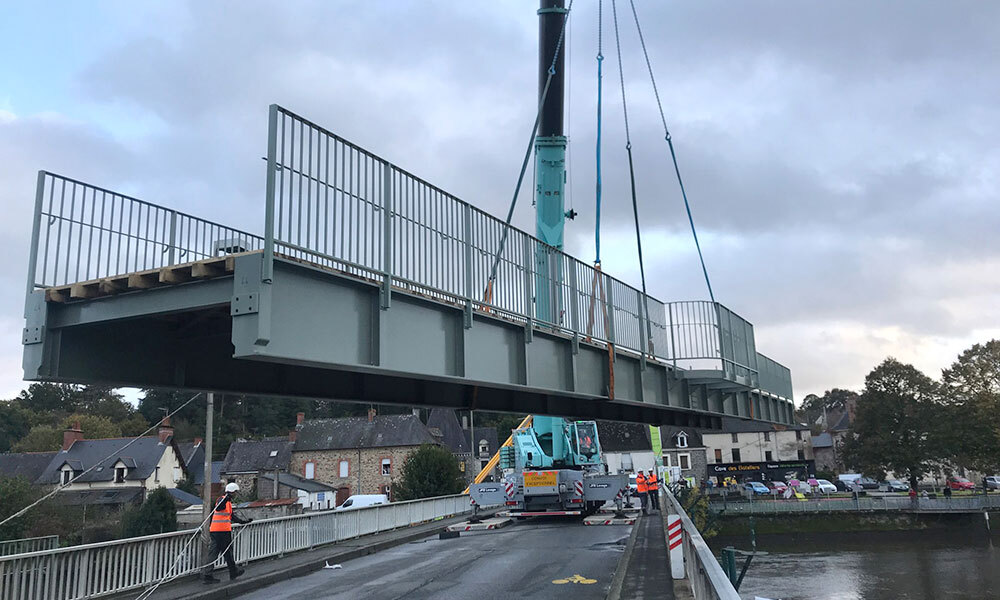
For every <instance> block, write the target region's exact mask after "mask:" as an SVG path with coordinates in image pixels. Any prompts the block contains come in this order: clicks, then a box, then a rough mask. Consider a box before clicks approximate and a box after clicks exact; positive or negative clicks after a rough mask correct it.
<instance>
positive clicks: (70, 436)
mask: <svg viewBox="0 0 1000 600" xmlns="http://www.w3.org/2000/svg"><path fill="white" fill-rule="evenodd" d="M82 439H83V430H82V429H80V421H75V422H74V423H73V426H72V427H69V428H68V429H66V430H65V431H63V445H62V449H63V450H64V451H65V450H69V447H70V446H72V445H73V442H75V441H77V440H82Z"/></svg>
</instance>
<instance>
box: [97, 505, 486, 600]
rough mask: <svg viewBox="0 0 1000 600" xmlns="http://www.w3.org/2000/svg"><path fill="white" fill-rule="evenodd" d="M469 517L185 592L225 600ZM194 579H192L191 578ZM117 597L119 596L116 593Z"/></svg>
mask: <svg viewBox="0 0 1000 600" xmlns="http://www.w3.org/2000/svg"><path fill="white" fill-rule="evenodd" d="M467 519H468V515H462V516H458V517H451V518H449V519H442V520H441V521H439V522H438V523H439V524H438V526H436V527H426V525H428V524H425V526H424V527H420V526H418V527H420V528H419V530H416V531H412V532H409V533H407V534H405V535H401V536H398V537H393V538H392V539H388V540H381V541H374V542H372V543H371V544H367V545H364V546H361V547H354V548H350V549H344V550H341V551H339V552H338V551H337V550H338V548H337V546H335V545H334V546H332V547H331V548H330V552H329V553H328V554H327V553H324V554H322V555H321V556H319V557H317V558H316V559H313V560H310V561H309V562H305V563H301V564H296V565H291V566H289V567H287V568H284V569H278V570H275V571H272V572H269V573H264V574H261V575H257V576H252V577H246V578H242V577H241V578H240V579H237V580H236V581H235V582H230V583H222V582H220V583H218V584H214V585H213V586H211V587H209V586H205V591H203V592H200V593H193V594H189V595H187V596H185V598H186V599H187V600H224V599H228V598H236V597H238V596H241V595H243V594H246V593H249V592H252V591H254V590H258V589H260V588H262V587H266V586H268V585H272V584H275V583H279V582H281V581H285V580H287V579H292V578H295V577H301V576H303V575H308V574H309V573H312V572H314V571H318V570H320V569H322V568H323V566H324V565H325V564H326V563H327V562H328V561H330V562H346V561H349V560H352V559H355V558H361V557H362V556H367V555H369V554H375V553H376V552H381V551H383V550H388V549H389V548H393V547H395V546H401V545H403V544H408V543H410V542H413V541H416V540H419V539H423V538H426V537H430V536H435V535H438V534H439V533H441V532H443V531H445V530H447V528H448V526H449V525H451V524H453V523H458V522H461V521H464V520H467ZM188 577H189V578H193V577H200V575H190V576H188ZM189 580H190V579H189ZM116 597H117V596H116Z"/></svg>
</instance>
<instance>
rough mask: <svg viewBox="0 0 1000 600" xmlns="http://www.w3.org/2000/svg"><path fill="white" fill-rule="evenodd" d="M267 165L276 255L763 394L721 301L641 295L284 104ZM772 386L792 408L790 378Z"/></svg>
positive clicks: (752, 357)
mask: <svg viewBox="0 0 1000 600" xmlns="http://www.w3.org/2000/svg"><path fill="white" fill-rule="evenodd" d="M267 159H268V177H267V208H266V215H267V217H266V223H265V233H264V238H265V251H266V252H272V251H273V254H271V255H270V256H271V258H270V260H273V255H274V254H277V255H280V254H286V255H291V256H293V257H295V258H299V259H302V260H305V261H309V262H313V263H317V264H319V265H322V266H325V267H328V268H333V269H337V270H341V271H346V272H349V273H352V274H355V275H359V276H362V277H365V278H368V279H370V280H372V281H374V282H377V283H379V284H380V285H381V286H382V289H383V302H384V303H389V302H390V298H391V294H392V290H393V288H402V289H405V290H408V291H411V292H414V293H417V294H422V295H425V296H429V297H432V298H435V299H438V300H443V301H446V302H450V303H453V304H456V305H460V306H464V307H465V309H466V314H467V319H469V320H471V318H472V314H473V311H474V310H480V311H486V312H491V313H494V314H498V315H502V316H504V317H506V318H508V319H511V320H513V321H516V322H519V323H525V324H528V325H533V324H534V325H539V326H542V327H545V328H550V329H553V330H557V331H561V332H564V333H567V334H570V335H576V336H581V337H583V338H586V339H591V340H597V341H601V342H610V343H612V344H614V345H615V346H617V347H620V348H622V349H626V350H630V351H633V352H636V353H639V354H643V355H648V356H650V357H656V358H658V359H660V360H662V361H664V362H670V363H673V364H674V365H675V366H677V367H679V368H686V369H687V368H696V367H698V366H699V365H701V366H702V368H704V366H705V365H715V366H714V367H710V368H714V370H717V371H722V372H723V373H724V374H725V376H726V377H727V378H730V379H731V380H733V381H738V380H741V379H742V380H745V381H746V382H747V384H748V387H757V385H758V377H757V373H758V366H757V361H758V355H757V352H756V349H755V346H754V337H753V326H752V325H751V324H750V323H748V322H747V321H746V320H745V319H743V318H741V317H739V316H738V315H736V314H735V313H733V312H732V311H730V310H729V309H727V308H726V307H724V306H722V305H721V304H718V303H713V302H707V301H706V302H676V303H671V304H664V303H663V302H661V301H659V300H657V299H656V298H653V297H652V296H648V295H646V296H643V294H642V292H641V291H640V290H638V289H636V288H634V287H632V286H629V285H628V284H626V283H624V282H622V281H620V280H618V279H615V278H614V277H611V276H610V275H608V274H607V273H604V272H603V271H600V270H597V269H595V268H594V267H593V266H591V265H589V264H586V263H584V262H582V261H579V260H577V259H576V258H573V257H572V256H569V255H568V254H566V253H564V252H562V251H560V250H558V249H556V248H553V247H551V246H548V245H546V244H544V243H543V242H541V241H540V240H538V239H536V238H535V237H533V236H531V235H529V234H527V233H525V232H524V231H521V230H520V229H517V228H515V227H510V226H508V225H506V224H505V223H504V222H503V221H502V220H500V219H498V218H496V217H494V216H492V215H490V214H488V213H486V212H484V211H482V210H480V209H478V208H476V207H474V206H472V205H470V204H468V203H466V202H464V201H462V200H460V199H458V198H456V197H455V196H452V195H451V194H449V193H447V192H445V191H444V190H442V189H440V188H438V187H436V186H434V185H431V184H430V183H428V182H426V181H424V180H422V179H420V178H419V177H417V176H415V175H413V174H411V173H409V172H407V171H405V170H403V169H401V168H399V167H397V166H396V165H393V164H392V163H390V162H389V161H387V160H385V159H383V158H381V157H379V156H377V155H375V154H373V153H371V152H368V151H366V150H364V149H362V148H360V147H359V146H357V145H355V144H352V143H351V142H349V141H347V140H345V139H343V138H341V137H339V136H337V135H336V134H334V133H332V132H330V131H328V130H326V129H324V128H323V127H321V126H319V125H317V124H315V123H312V122H310V121H308V120H306V119H304V118H302V117H300V116H298V115H295V114H293V113H291V112H289V111H287V110H285V109H284V108H281V107H279V106H276V105H272V106H271V112H270V124H269V128H268V155H267ZM494 264H495V266H494ZM494 268H495V270H496V273H495V275H496V277H495V279H494V280H493V281H491V280H490V278H491V274H493V270H494ZM265 271H266V272H269V267H268V266H265ZM265 277H268V275H267V274H265ZM768 360H770V359H768ZM771 362H773V361H771ZM774 364H775V365H777V363H774ZM778 366H779V367H780V365H778ZM782 368H783V367H782ZM784 373H785V374H787V373H788V370H787V369H785V370H784ZM769 381H774V378H772V379H770V380H769ZM785 390H787V395H785V394H782V393H779V392H780V391H785ZM766 391H770V392H772V393H774V394H775V395H777V396H781V397H782V398H784V399H786V400H790V399H791V392H790V378H789V385H778V386H777V387H776V389H773V390H766Z"/></svg>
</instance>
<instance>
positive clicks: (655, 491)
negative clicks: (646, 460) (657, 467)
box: [646, 471, 660, 511]
mask: <svg viewBox="0 0 1000 600" xmlns="http://www.w3.org/2000/svg"><path fill="white" fill-rule="evenodd" d="M646 473H647V475H646V488H647V489H648V490H649V507H650V508H652V509H653V510H657V511H658V510H660V482H659V481H658V480H657V478H656V471H646Z"/></svg>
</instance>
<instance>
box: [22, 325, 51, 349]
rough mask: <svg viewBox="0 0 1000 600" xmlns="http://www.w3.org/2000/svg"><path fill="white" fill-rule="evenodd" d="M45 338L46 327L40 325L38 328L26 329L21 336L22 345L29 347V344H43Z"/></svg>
mask: <svg viewBox="0 0 1000 600" xmlns="http://www.w3.org/2000/svg"><path fill="white" fill-rule="evenodd" d="M44 337H45V326H44V325H40V326H38V327H25V328H24V331H23V333H22V335H21V343H22V344H24V345H25V346H27V345H28V344H41V343H42V338H44Z"/></svg>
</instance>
